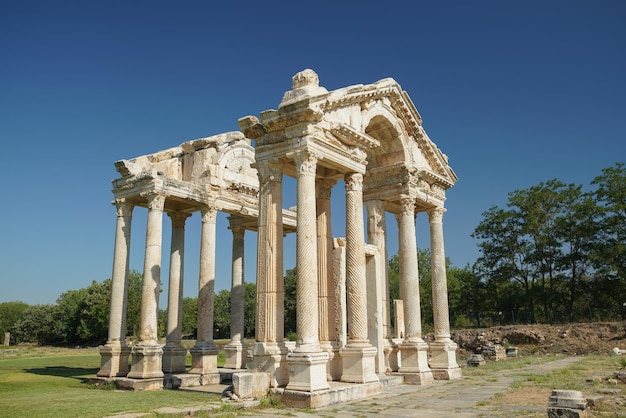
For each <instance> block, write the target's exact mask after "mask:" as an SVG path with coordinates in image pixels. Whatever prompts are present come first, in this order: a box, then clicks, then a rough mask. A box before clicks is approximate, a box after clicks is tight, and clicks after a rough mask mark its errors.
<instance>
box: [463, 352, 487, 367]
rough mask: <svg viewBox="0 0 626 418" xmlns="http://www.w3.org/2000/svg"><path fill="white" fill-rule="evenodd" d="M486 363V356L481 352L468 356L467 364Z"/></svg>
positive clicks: (478, 364) (473, 365)
mask: <svg viewBox="0 0 626 418" xmlns="http://www.w3.org/2000/svg"><path fill="white" fill-rule="evenodd" d="M485 363H486V361H485V358H484V357H483V356H481V355H480V354H472V355H471V356H469V357H468V358H467V365H468V366H470V367H478V366H482V365H483V364H485Z"/></svg>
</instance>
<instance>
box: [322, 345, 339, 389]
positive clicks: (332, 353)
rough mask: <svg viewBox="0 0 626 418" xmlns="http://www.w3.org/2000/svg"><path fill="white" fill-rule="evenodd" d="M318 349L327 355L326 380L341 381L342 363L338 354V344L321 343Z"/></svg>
mask: <svg viewBox="0 0 626 418" xmlns="http://www.w3.org/2000/svg"><path fill="white" fill-rule="evenodd" d="M320 348H321V349H322V351H323V352H325V353H328V366H327V367H326V379H327V380H329V381H334V380H341V373H342V368H343V366H342V362H341V355H340V354H339V343H337V342H336V341H322V342H320Z"/></svg>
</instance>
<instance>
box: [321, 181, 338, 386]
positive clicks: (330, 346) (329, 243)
mask: <svg viewBox="0 0 626 418" xmlns="http://www.w3.org/2000/svg"><path fill="white" fill-rule="evenodd" d="M336 183H337V182H336V181H335V180H333V179H330V180H326V179H321V180H320V179H318V180H317V181H316V184H315V186H316V198H317V200H316V208H317V264H318V267H317V276H318V292H319V340H320V347H321V349H322V351H325V352H327V353H328V369H327V378H328V380H339V379H340V378H341V358H340V356H339V343H338V342H337V333H336V329H335V283H334V280H333V279H334V276H333V267H332V264H333V255H332V251H333V237H332V227H331V207H330V196H331V191H332V188H333V186H334V185H335V184H336Z"/></svg>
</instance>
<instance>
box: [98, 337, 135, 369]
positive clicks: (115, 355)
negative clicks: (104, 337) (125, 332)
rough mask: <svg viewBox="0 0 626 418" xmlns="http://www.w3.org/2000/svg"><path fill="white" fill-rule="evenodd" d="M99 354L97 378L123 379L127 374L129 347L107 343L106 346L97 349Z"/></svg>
mask: <svg viewBox="0 0 626 418" xmlns="http://www.w3.org/2000/svg"><path fill="white" fill-rule="evenodd" d="M99 352H100V370H99V371H98V374H97V375H98V376H99V377H123V376H126V375H127V374H128V356H129V355H130V347H128V346H127V345H122V344H120V342H119V341H108V342H107V343H106V345H102V346H100V347H99Z"/></svg>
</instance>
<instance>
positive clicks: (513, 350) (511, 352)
mask: <svg viewBox="0 0 626 418" xmlns="http://www.w3.org/2000/svg"><path fill="white" fill-rule="evenodd" d="M518 351H519V350H518V348H517V347H508V348H507V349H506V356H507V357H517V353H518Z"/></svg>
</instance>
